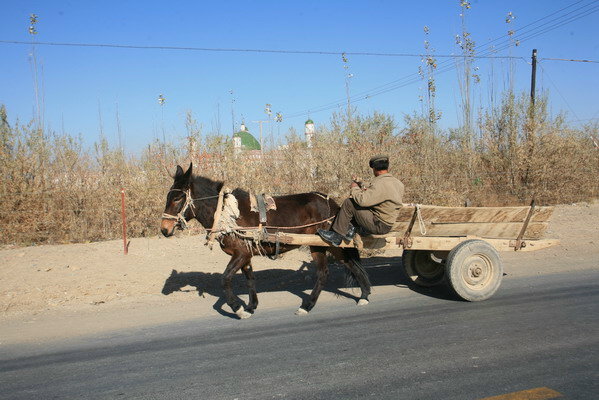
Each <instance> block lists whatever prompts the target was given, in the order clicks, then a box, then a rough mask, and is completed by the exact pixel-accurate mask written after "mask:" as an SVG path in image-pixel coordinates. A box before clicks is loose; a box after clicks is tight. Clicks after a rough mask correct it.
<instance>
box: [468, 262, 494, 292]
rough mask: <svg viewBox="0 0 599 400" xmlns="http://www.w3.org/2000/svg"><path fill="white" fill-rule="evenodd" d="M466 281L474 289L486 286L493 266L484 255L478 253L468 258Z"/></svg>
mask: <svg viewBox="0 0 599 400" xmlns="http://www.w3.org/2000/svg"><path fill="white" fill-rule="evenodd" d="M464 272H465V274H464V275H465V276H464V281H465V282H466V284H468V286H470V287H471V288H473V289H477V288H482V287H484V286H485V285H486V284H487V283H488V281H489V279H491V276H492V272H493V266H492V264H491V262H490V261H489V260H487V259H486V258H485V257H484V256H483V255H480V254H476V255H472V256H470V257H469V258H468V259H467V260H466V268H465V269H464Z"/></svg>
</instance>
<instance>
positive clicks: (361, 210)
mask: <svg viewBox="0 0 599 400" xmlns="http://www.w3.org/2000/svg"><path fill="white" fill-rule="evenodd" d="M352 220H353V221H354V222H355V225H358V226H361V227H362V228H364V229H366V230H367V231H368V232H370V233H372V234H375V235H384V234H385V233H388V232H389V231H390V230H391V228H392V226H389V225H387V224H385V223H384V222H382V221H381V220H379V219H378V218H377V217H375V216H374V214H373V213H372V211H370V209H369V208H365V207H360V206H359V205H357V204H356V203H355V202H354V199H352V198H348V199H346V200H345V201H344V202H343V204H342V205H341V209H340V210H339V212H338V213H337V216H336V217H335V221H334V222H333V226H331V229H332V230H334V231H335V232H337V233H339V234H341V235H347V231H348V229H349V225H350V223H351V222H352Z"/></svg>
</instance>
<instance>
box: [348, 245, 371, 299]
mask: <svg viewBox="0 0 599 400" xmlns="http://www.w3.org/2000/svg"><path fill="white" fill-rule="evenodd" d="M343 258H344V259H345V263H346V265H347V268H346V270H345V271H346V274H345V283H346V285H347V287H352V286H355V285H356V284H357V285H359V286H360V287H361V288H362V289H363V290H364V289H367V291H368V292H370V286H371V283H370V279H369V278H368V273H367V272H366V269H364V266H363V265H362V260H361V259H360V253H359V252H358V249H356V248H353V247H344V248H343Z"/></svg>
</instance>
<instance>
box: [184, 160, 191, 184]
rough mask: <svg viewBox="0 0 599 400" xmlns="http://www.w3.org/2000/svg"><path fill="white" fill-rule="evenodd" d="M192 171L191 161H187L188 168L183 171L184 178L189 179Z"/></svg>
mask: <svg viewBox="0 0 599 400" xmlns="http://www.w3.org/2000/svg"><path fill="white" fill-rule="evenodd" d="M192 172H193V163H189V168H187V171H185V179H186V180H189V179H190V178H191V174H192Z"/></svg>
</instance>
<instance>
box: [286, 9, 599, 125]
mask: <svg viewBox="0 0 599 400" xmlns="http://www.w3.org/2000/svg"><path fill="white" fill-rule="evenodd" d="M579 3H580V2H577V3H574V4H572V5H570V6H568V7H564V8H562V9H561V10H564V9H567V8H569V7H571V6H573V5H576V4H579ZM594 3H595V4H592V3H589V4H585V5H584V6H581V7H579V8H577V9H575V10H572V11H570V12H568V13H566V14H564V15H562V16H560V17H558V18H554V19H552V20H550V21H548V22H546V23H544V24H542V25H539V26H536V27H534V28H531V29H528V30H524V31H523V32H520V33H519V34H517V35H512V37H509V36H507V38H506V35H504V36H502V37H501V38H502V39H504V41H503V43H502V44H500V46H501V47H493V48H491V49H486V50H479V51H482V52H483V54H482V56H481V57H484V56H486V55H488V54H490V53H492V52H498V51H502V50H505V49H506V48H509V47H510V46H511V45H512V43H515V42H516V41H520V42H524V41H527V40H530V39H533V38H535V37H537V36H539V35H541V34H544V33H547V32H549V31H551V30H554V29H557V28H559V27H561V26H563V25H565V24H567V23H570V22H573V21H575V20H578V19H580V18H583V17H586V16H588V15H590V14H592V13H594V12H596V11H599V5H598V4H596V2H594ZM588 6H592V7H590V8H587V7H588ZM561 10H560V11H561ZM555 13H556V12H554V13H551V14H549V15H547V16H545V17H543V18H540V19H538V20H537V21H536V22H539V21H542V20H544V19H546V18H548V17H550V16H552V15H555ZM573 13H574V14H575V15H571V16H570V17H568V18H566V20H559V19H560V18H563V17H564V16H567V15H570V14H573ZM551 22H555V23H554V24H553V25H550V26H547V27H546V28H544V29H542V30H541V31H537V32H535V30H537V29H538V28H540V27H542V26H545V25H547V24H548V23H551ZM532 24H533V23H530V24H527V25H525V27H528V26H531V25H532ZM523 29H524V27H522V28H519V29H517V30H514V32H519V31H522V30H523ZM498 39H499V38H497V39H493V40H492V41H490V42H487V43H485V44H484V45H481V46H476V47H475V49H476V48H477V47H483V48H484V47H488V44H489V43H491V42H495V41H497V40H498ZM506 39H507V40H506ZM432 56H433V57H435V55H432ZM455 58H469V56H463V55H461V56H458V57H455ZM472 58H474V57H472ZM513 58H514V59H522V60H524V58H523V57H513ZM447 64H448V63H447V61H445V62H442V63H439V67H438V68H437V70H436V71H435V74H436V75H437V74H442V73H444V72H447V71H450V70H453V69H454V68H455V67H456V66H455V65H447ZM421 79H422V78H421V77H420V76H419V75H418V73H412V74H409V75H407V76H404V77H402V78H399V79H397V80H394V81H391V82H388V83H386V84H383V85H380V86H377V87H376V88H372V89H369V90H367V91H364V92H361V93H357V94H355V95H353V96H350V103H356V102H359V101H363V100H366V99H369V98H371V97H374V96H378V95H381V94H384V93H388V92H390V91H393V90H397V89H400V88H402V87H405V86H408V85H411V84H414V83H416V82H419V81H421ZM377 89H378V90H377ZM346 103H347V98H346V99H340V100H337V101H334V102H330V103H327V104H325V105H321V106H319V107H314V108H310V109H306V110H303V111H300V112H295V113H290V114H287V115H285V118H286V119H291V118H297V117H300V116H305V115H309V114H312V113H317V112H322V111H327V110H331V109H333V108H338V107H340V106H342V105H344V104H346Z"/></svg>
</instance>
